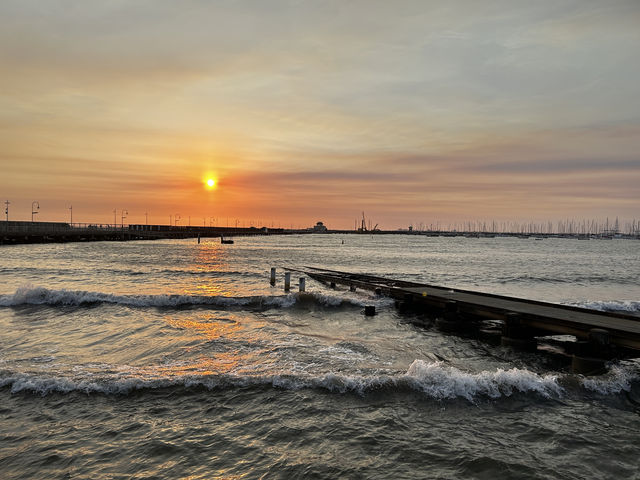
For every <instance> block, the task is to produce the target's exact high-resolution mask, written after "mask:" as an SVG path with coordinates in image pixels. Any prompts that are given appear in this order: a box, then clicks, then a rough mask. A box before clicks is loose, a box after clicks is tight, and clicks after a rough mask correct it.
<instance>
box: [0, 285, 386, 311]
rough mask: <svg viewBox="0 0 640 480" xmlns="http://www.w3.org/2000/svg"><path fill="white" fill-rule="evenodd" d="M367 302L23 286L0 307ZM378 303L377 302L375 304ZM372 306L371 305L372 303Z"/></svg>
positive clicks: (294, 295) (278, 305)
mask: <svg viewBox="0 0 640 480" xmlns="http://www.w3.org/2000/svg"><path fill="white" fill-rule="evenodd" d="M371 302H372V301H371V300H367V301H365V300H363V299H362V300H361V299H356V298H346V297H338V296H333V295H324V294H321V293H305V292H299V293H290V294H287V295H276V296H268V295H266V296H249V297H225V296H203V295H116V294H112V293H103V292H91V291H84V290H65V289H63V290H50V289H48V288H44V287H33V286H25V287H20V288H18V289H17V290H16V292H15V293H14V294H13V295H0V306H2V307H16V306H20V305H48V306H88V305H100V304H115V305H123V306H128V307H187V306H214V307H223V308H224V307H227V308H232V307H246V308H288V307H292V306H294V305H299V306H313V305H317V306H321V307H330V308H331V307H349V306H353V307H364V306H365V305H368V304H371ZM376 302H377V303H379V302H380V301H379V300H378V301H376ZM374 303H375V302H374Z"/></svg>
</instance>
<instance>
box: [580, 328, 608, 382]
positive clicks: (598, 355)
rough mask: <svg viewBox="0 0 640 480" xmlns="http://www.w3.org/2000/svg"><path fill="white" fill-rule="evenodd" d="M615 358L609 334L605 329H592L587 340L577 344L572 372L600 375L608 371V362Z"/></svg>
mask: <svg viewBox="0 0 640 480" xmlns="http://www.w3.org/2000/svg"><path fill="white" fill-rule="evenodd" d="M613 356H614V355H613V349H612V348H611V342H610V339H609V332H608V331H607V330H605V329H603V328H592V329H591V330H589V336H588V339H587V340H582V341H578V342H576V348H575V352H574V353H573V356H572V357H571V371H572V372H573V373H578V374H582V375H599V374H601V373H604V372H605V371H606V363H607V360H608V359H610V358H612V357H613Z"/></svg>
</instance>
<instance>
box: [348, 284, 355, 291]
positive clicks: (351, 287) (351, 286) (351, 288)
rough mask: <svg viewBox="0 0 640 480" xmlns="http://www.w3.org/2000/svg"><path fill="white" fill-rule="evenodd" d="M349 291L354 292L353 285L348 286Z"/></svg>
mask: <svg viewBox="0 0 640 480" xmlns="http://www.w3.org/2000/svg"><path fill="white" fill-rule="evenodd" d="M349 291H350V292H355V291H356V286H355V285H354V284H353V283H352V284H350V285H349Z"/></svg>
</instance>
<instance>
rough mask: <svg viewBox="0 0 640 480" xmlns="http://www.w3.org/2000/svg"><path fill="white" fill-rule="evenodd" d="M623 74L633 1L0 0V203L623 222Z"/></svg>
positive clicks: (179, 212)
mask: <svg viewBox="0 0 640 480" xmlns="http://www.w3.org/2000/svg"><path fill="white" fill-rule="evenodd" d="M639 79H640V2H639V1H638V0H629V1H616V0H611V1H606V2H604V1H602V0H597V1H592V0H575V1H573V0H564V1H563V0H553V1H551V0H541V1H536V2H532V1H519V0H505V1H491V0H486V1H477V0H457V1H446V2H445V1H428V0H420V1H403V0H397V1H393V2H390V1H377V0H367V1H357V0H353V1H344V0H338V1H321V0H316V1H302V0H289V1H279V0H270V1H266V0H260V1H240V0H238V1H231V0H228V1H224V0H221V1H213V0H211V1H205V0H181V1H179V2H176V1H164V0H137V1H136V0H130V1H120V0H110V1H94V0H80V1H67V0H15V1H14V0H1V1H0V200H1V201H2V202H4V201H5V200H9V201H10V202H11V203H10V206H9V219H10V220H29V219H30V218H31V211H32V205H33V202H35V201H37V202H38V204H39V206H40V208H39V209H38V210H37V212H38V213H37V214H36V217H35V219H36V220H40V221H69V220H70V215H71V213H73V221H74V222H91V223H108V222H111V223H113V221H114V213H113V212H114V210H115V211H116V215H115V217H116V218H117V222H118V223H120V221H121V217H122V215H123V214H122V212H123V210H124V211H125V212H127V213H126V218H125V220H124V221H125V223H145V222H147V221H148V222H149V223H160V224H167V223H169V221H175V218H176V216H177V218H178V219H179V223H178V224H179V225H186V224H187V223H189V222H191V224H192V225H202V224H203V223H204V224H207V225H210V224H218V225H225V224H229V225H235V222H236V220H237V221H238V222H239V223H240V224H243V223H244V224H245V225H249V224H253V225H256V226H261V225H267V226H282V227H289V226H292V225H293V226H304V227H306V226H311V225H312V224H315V222H317V221H323V222H324V223H325V224H327V225H328V226H329V227H330V228H353V226H354V222H355V221H356V220H357V221H358V222H359V219H360V218H361V217H362V212H365V215H366V217H367V219H368V220H369V219H370V220H371V221H372V223H373V224H376V223H377V224H379V226H380V227H381V228H384V229H396V228H406V227H407V226H408V225H410V224H413V225H417V224H418V223H419V222H424V223H425V224H427V225H428V224H436V222H438V223H439V224H441V225H446V224H448V223H451V222H460V221H467V220H484V219H487V220H496V221H506V220H509V221H546V220H557V219H565V218H604V217H607V216H608V217H615V216H620V217H621V219H624V218H627V219H631V218H640V208H639V206H640V81H639ZM209 178H212V179H215V181H216V185H215V187H214V188H213V189H211V188H207V186H206V184H205V182H206V180H207V179H209ZM70 206H72V207H73V210H70V209H69V207H70ZM3 213H4V209H3ZM145 214H146V215H145ZM4 218H6V217H5V216H4V215H3V219H4Z"/></svg>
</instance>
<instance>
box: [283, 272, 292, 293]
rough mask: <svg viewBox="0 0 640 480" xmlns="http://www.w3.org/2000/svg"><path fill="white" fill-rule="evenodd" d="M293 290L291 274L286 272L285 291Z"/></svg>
mask: <svg viewBox="0 0 640 480" xmlns="http://www.w3.org/2000/svg"><path fill="white" fill-rule="evenodd" d="M289 290H291V272H284V291H285V292H288V291H289Z"/></svg>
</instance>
